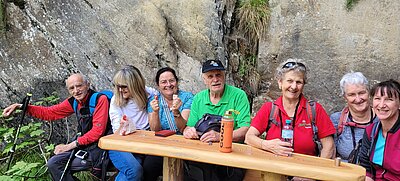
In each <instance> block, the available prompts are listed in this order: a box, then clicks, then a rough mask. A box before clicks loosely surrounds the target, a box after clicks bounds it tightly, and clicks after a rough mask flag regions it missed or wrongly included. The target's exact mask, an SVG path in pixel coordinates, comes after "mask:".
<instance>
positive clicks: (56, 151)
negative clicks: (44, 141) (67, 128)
mask: <svg viewBox="0 0 400 181" xmlns="http://www.w3.org/2000/svg"><path fill="white" fill-rule="evenodd" d="M74 148H76V143H75V141H73V142H71V143H69V144H67V145H64V144H59V145H57V146H56V147H55V148H54V154H56V155H58V154H60V153H64V152H66V151H69V150H72V149H74Z"/></svg>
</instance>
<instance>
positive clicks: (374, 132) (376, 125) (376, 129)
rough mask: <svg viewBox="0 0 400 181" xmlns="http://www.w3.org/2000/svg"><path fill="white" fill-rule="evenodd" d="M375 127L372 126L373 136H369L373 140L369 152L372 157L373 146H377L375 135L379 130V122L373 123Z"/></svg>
mask: <svg viewBox="0 0 400 181" xmlns="http://www.w3.org/2000/svg"><path fill="white" fill-rule="evenodd" d="M373 124H374V125H373V126H372V130H371V135H369V137H370V139H371V145H370V147H369V150H368V155H371V151H372V146H374V144H375V134H376V132H377V131H378V129H379V122H376V123H373Z"/></svg>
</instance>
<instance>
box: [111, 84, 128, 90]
mask: <svg viewBox="0 0 400 181" xmlns="http://www.w3.org/2000/svg"><path fill="white" fill-rule="evenodd" d="M114 87H117V88H118V89H126V88H128V86H127V85H118V84H117V85H114Z"/></svg>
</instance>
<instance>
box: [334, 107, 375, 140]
mask: <svg viewBox="0 0 400 181" xmlns="http://www.w3.org/2000/svg"><path fill="white" fill-rule="evenodd" d="M348 117H349V107H345V108H343V110H342V113H341V114H340V118H339V123H338V128H337V133H336V136H337V137H338V136H339V135H340V134H342V132H343V128H344V127H345V126H351V127H356V128H364V129H365V128H366V127H367V126H368V125H359V124H357V123H355V122H348V121H347V118H348Z"/></svg>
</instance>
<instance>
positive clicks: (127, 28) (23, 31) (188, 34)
mask: <svg viewBox="0 0 400 181" xmlns="http://www.w3.org/2000/svg"><path fill="white" fill-rule="evenodd" d="M236 5H237V3H235V1H232V0H216V1H215V0H214V1H211V0H186V1H167V0H147V1H138V0H118V1H117V0H107V1H105V0H99V1H94V0H84V1H77V0H63V1H48V0H40V1H33V0H26V1H25V4H24V5H22V6H21V4H14V3H12V2H8V3H7V6H6V23H7V31H6V32H5V33H4V34H3V36H1V39H0V43H1V44H0V71H1V72H0V92H1V95H2V96H1V97H0V107H2V108H4V107H5V106H7V105H9V104H10V103H13V102H15V101H20V100H21V99H22V97H23V96H24V95H25V93H26V92H28V91H31V92H33V93H34V96H33V99H37V98H39V97H42V96H44V95H49V94H51V93H52V92H54V91H57V92H59V93H60V94H61V97H62V98H66V97H67V93H66V91H65V90H64V89H65V88H64V80H65V78H66V77H67V76H68V75H69V74H71V73H74V72H82V73H84V74H86V75H88V76H89V78H90V80H91V82H92V85H93V87H95V88H97V89H111V80H112V76H113V74H114V72H115V71H116V70H117V69H118V68H119V67H120V66H121V65H124V64H133V65H135V66H137V67H138V68H140V70H141V71H142V73H143V74H144V75H145V77H146V80H147V83H148V84H149V85H151V86H154V81H153V79H154V75H155V71H156V70H157V69H158V68H160V67H162V66H171V67H173V68H175V69H176V70H177V72H178V74H179V77H180V78H181V82H180V85H181V89H184V90H188V91H192V92H193V93H196V92H198V91H199V90H201V89H203V88H204V85H203V83H202V80H201V78H200V67H201V62H202V61H203V60H205V59H207V58H220V59H221V60H223V62H224V63H226V64H227V65H228V68H231V65H232V64H231V63H232V61H233V60H234V58H235V57H233V56H232V55H234V52H232V50H228V49H227V48H226V45H225V43H226V42H227V41H226V40H227V39H232V38H235V37H234V36H233V35H237V36H240V35H238V34H237V32H235V29H233V28H232V27H233V25H232V22H234V21H233V20H234V18H232V17H234V15H235V8H237V6H236ZM344 5H345V0H338V1H329V0H323V1H316V0H302V1H292V0H270V2H269V6H270V9H271V19H270V25H269V27H268V31H267V32H266V34H265V35H264V37H263V39H262V40H261V41H260V47H259V51H258V52H259V54H258V57H259V60H258V67H257V70H256V71H255V72H254V74H253V75H254V76H259V78H257V79H255V80H254V82H253V84H252V87H254V89H255V90H253V92H254V93H252V94H254V95H253V96H254V97H255V105H254V106H253V112H256V111H257V110H258V108H259V107H260V104H262V103H263V102H264V101H265V100H272V99H275V98H276V97H277V96H279V94H280V93H279V90H277V85H276V81H275V80H273V74H274V72H275V68H276V66H277V65H278V64H279V63H280V62H282V61H284V60H286V59H287V58H302V59H304V60H305V62H306V63H307V69H308V70H309V83H308V84H307V85H306V90H305V94H306V96H307V97H309V98H311V99H314V100H317V101H318V102H320V103H322V105H323V106H324V107H325V108H326V109H327V111H328V112H329V113H331V112H333V111H337V110H339V109H340V108H341V107H342V106H343V104H344V101H343V99H342V98H341V96H340V90H339V85H338V82H339V80H340V78H341V76H342V75H343V74H344V73H346V72H348V71H351V70H353V71H362V72H363V73H365V75H366V76H367V77H368V78H369V79H370V80H371V82H372V83H374V82H377V81H381V80H386V79H388V78H395V79H398V78H399V77H400V72H399V71H398V68H397V65H398V64H399V56H400V54H399V52H400V46H399V43H398V42H399V41H400V36H399V35H400V30H399V28H400V15H398V12H399V9H400V2H399V1H389V0H383V1H382V0H372V1H365V0H361V1H359V3H358V4H356V5H355V6H354V8H353V9H352V10H351V11H347V10H346V9H345V7H344ZM238 38H240V37H238ZM230 70H231V69H230ZM232 77H233V76H232V73H230V74H229V77H228V81H229V83H233V82H235V83H237V84H240V83H241V81H246V80H233V78H232Z"/></svg>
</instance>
